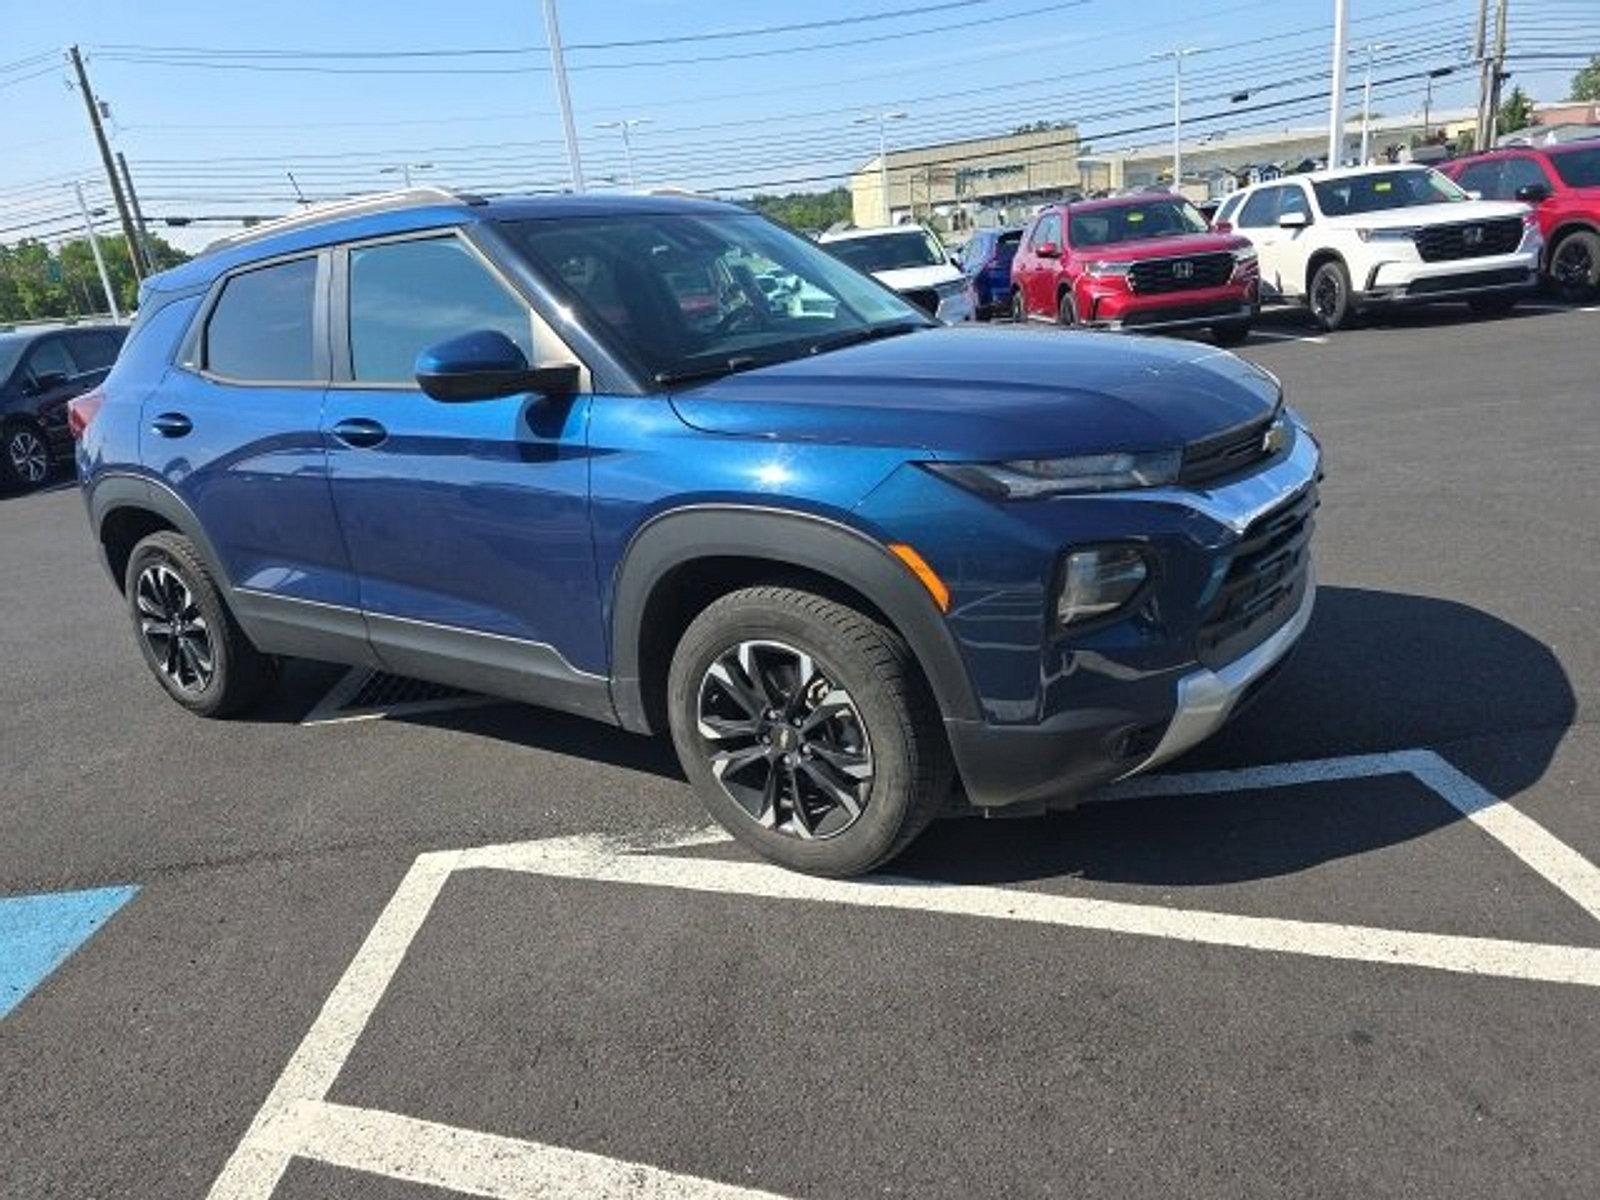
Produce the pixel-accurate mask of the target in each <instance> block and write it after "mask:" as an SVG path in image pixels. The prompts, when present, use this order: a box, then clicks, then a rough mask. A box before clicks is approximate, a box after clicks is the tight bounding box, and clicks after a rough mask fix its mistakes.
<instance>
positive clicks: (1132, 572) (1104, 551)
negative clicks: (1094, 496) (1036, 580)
mask: <svg viewBox="0 0 1600 1200" xmlns="http://www.w3.org/2000/svg"><path fill="white" fill-rule="evenodd" d="M1149 577H1150V567H1149V566H1148V564H1146V562H1145V558H1144V555H1143V554H1142V553H1141V552H1140V551H1139V549H1138V547H1136V546H1097V547H1095V548H1094V549H1092V550H1074V551H1073V552H1072V553H1071V554H1068V555H1067V557H1066V558H1065V559H1063V560H1062V564H1061V585H1060V590H1059V591H1058V592H1057V593H1056V623H1057V624H1058V625H1059V626H1061V627H1062V628H1065V627H1066V626H1069V625H1072V624H1082V623H1083V622H1085V621H1092V620H1094V618H1096V617H1103V616H1105V615H1106V614H1107V613H1112V612H1116V611H1117V609H1119V608H1121V607H1122V606H1123V605H1125V604H1127V603H1128V601H1130V600H1132V599H1133V598H1134V596H1135V595H1137V594H1138V592H1139V589H1140V588H1141V587H1143V586H1144V581H1145V580H1146V579H1148V578H1149Z"/></svg>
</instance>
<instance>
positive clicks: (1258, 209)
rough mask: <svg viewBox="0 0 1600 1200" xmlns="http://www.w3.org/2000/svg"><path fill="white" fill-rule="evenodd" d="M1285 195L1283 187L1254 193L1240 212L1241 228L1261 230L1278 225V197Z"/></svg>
mask: <svg viewBox="0 0 1600 1200" xmlns="http://www.w3.org/2000/svg"><path fill="white" fill-rule="evenodd" d="M1282 193H1283V189H1282V188H1281V187H1269V188H1262V189H1261V190H1260V191H1259V192H1252V193H1251V195H1250V199H1248V200H1246V201H1245V202H1244V207H1243V208H1242V209H1240V210H1239V228H1241V229H1261V228H1264V227H1265V226H1268V225H1276V224H1277V223H1278V197H1279V196H1280V195H1281V194H1282Z"/></svg>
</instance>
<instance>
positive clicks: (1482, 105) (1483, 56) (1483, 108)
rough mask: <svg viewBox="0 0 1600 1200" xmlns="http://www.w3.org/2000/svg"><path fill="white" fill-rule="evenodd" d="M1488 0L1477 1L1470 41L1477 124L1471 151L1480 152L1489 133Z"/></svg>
mask: <svg viewBox="0 0 1600 1200" xmlns="http://www.w3.org/2000/svg"><path fill="white" fill-rule="evenodd" d="M1488 35H1489V0H1478V32H1477V35H1476V36H1475V37H1474V38H1473V41H1472V61H1473V62H1475V63H1477V64H1478V123H1477V126H1476V127H1475V128H1474V130H1473V143H1472V145H1473V149H1475V150H1482V149H1483V148H1484V143H1485V141H1487V140H1488V133H1489V69H1490V68H1489V55H1488V53H1487V51H1488V48H1489V47H1488Z"/></svg>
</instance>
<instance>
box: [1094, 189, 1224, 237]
mask: <svg viewBox="0 0 1600 1200" xmlns="http://www.w3.org/2000/svg"><path fill="white" fill-rule="evenodd" d="M1067 226H1068V228H1067V237H1068V240H1069V241H1071V243H1072V244H1073V245H1074V246H1109V245H1111V244H1113V243H1115V242H1135V241H1139V240H1140V239H1142V238H1158V237H1177V236H1178V235H1179V234H1184V233H1204V232H1206V230H1207V229H1208V228H1210V227H1209V226H1208V225H1207V224H1206V219H1205V218H1204V217H1202V216H1201V215H1200V213H1199V212H1198V211H1197V210H1196V209H1195V206H1194V205H1192V204H1190V203H1189V202H1188V201H1187V200H1179V199H1176V198H1172V197H1166V196H1163V197H1162V198H1161V199H1159V200H1141V201H1140V202H1139V203H1137V204H1116V205H1111V206H1109V207H1106V208H1091V209H1089V210H1087V211H1085V212H1072V213H1071V214H1070V216H1069V217H1068V218H1067Z"/></svg>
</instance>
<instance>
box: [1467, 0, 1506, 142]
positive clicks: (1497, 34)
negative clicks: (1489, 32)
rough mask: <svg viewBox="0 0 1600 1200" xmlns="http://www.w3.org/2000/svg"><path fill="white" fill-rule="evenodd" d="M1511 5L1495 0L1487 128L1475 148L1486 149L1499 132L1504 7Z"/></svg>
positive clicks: (1504, 50) (1503, 0)
mask: <svg viewBox="0 0 1600 1200" xmlns="http://www.w3.org/2000/svg"><path fill="white" fill-rule="evenodd" d="M1509 7H1511V0H1495V12H1494V58H1493V59H1492V60H1491V61H1490V64H1489V65H1490V68H1491V70H1490V74H1489V102H1488V105H1487V109H1488V111H1487V112H1486V113H1485V114H1484V120H1485V122H1486V123H1487V126H1488V130H1487V132H1486V134H1485V135H1484V140H1483V144H1482V145H1480V146H1474V147H1473V149H1475V150H1488V149H1490V148H1492V147H1493V146H1494V139H1495V136H1496V135H1497V134H1498V133H1499V130H1498V128H1497V126H1498V124H1499V121H1500V84H1501V83H1502V82H1504V80H1505V65H1506V9H1508V8H1509Z"/></svg>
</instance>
